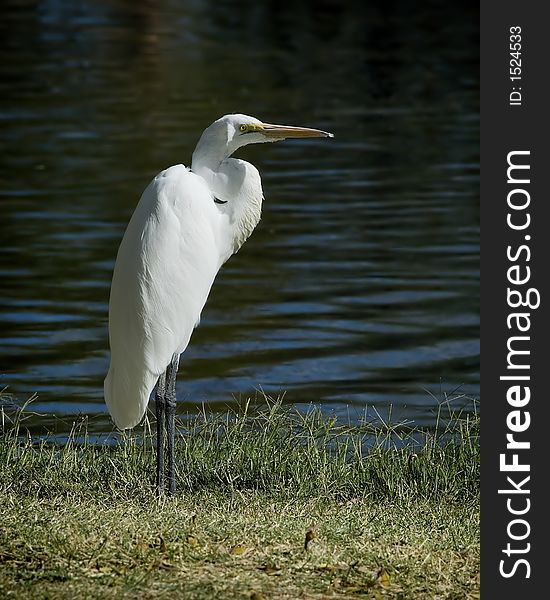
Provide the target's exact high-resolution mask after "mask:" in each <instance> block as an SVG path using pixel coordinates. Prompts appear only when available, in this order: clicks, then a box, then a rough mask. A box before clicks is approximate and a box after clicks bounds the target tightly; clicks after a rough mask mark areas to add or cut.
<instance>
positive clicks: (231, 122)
mask: <svg viewBox="0 0 550 600" xmlns="http://www.w3.org/2000/svg"><path fill="white" fill-rule="evenodd" d="M318 137H334V136H333V135H332V133H327V132H326V131H321V130H319V129H310V128H308V127H291V126H289V125H273V124H271V123H263V122H262V121H260V120H259V119H256V118H255V117H250V116H248V115H241V114H233V115H225V116H223V117H221V118H220V119H218V120H217V121H214V123H212V125H210V126H209V127H207V128H206V129H205V130H204V132H203V134H202V136H201V139H200V140H199V143H198V144H197V147H196V149H195V152H194V153H193V162H195V161H196V159H197V158H199V156H200V159H201V160H204V159H206V158H210V157H211V158H213V159H214V160H216V161H218V160H219V161H222V160H224V159H225V158H227V157H228V156H231V155H232V154H233V152H235V151H236V150H237V149H238V148H240V147H241V146H246V145H247V144H258V143H263V142H277V141H279V140H284V139H286V138H318Z"/></svg>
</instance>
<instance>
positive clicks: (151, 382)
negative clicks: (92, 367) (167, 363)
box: [103, 363, 158, 429]
mask: <svg viewBox="0 0 550 600" xmlns="http://www.w3.org/2000/svg"><path fill="white" fill-rule="evenodd" d="M157 379H158V376H156V375H154V374H153V373H151V372H148V371H146V372H145V373H143V374H142V376H141V377H140V376H137V377H136V376H135V375H134V376H132V377H130V376H129V375H128V373H126V372H125V370H124V369H118V368H115V366H114V365H113V364H112V363H111V366H110V367H109V372H108V373H107V377H105V382H104V383H103V393H104V396H105V403H106V404H107V408H108V409H109V413H110V415H111V417H112V419H113V421H114V422H115V425H116V426H117V427H118V428H119V429H131V428H132V427H135V426H136V425H137V424H138V423H139V422H140V421H141V419H142V418H143V415H144V414H145V411H146V410H147V404H148V403H149V396H150V395H151V392H152V390H153V388H154V387H155V384H156V382H157Z"/></svg>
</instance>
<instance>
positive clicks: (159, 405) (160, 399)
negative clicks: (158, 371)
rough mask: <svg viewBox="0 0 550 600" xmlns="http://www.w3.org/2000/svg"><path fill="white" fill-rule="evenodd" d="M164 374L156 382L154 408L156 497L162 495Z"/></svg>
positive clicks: (164, 411) (164, 410)
mask: <svg viewBox="0 0 550 600" xmlns="http://www.w3.org/2000/svg"><path fill="white" fill-rule="evenodd" d="M165 398H166V373H163V374H162V375H161V376H160V377H159V380H158V381H157V390H156V393H155V405H156V406H155V408H156V414H157V497H159V498H160V497H161V496H162V494H163V493H164V419H165V413H166V400H165Z"/></svg>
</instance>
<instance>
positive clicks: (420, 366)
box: [0, 0, 479, 431]
mask: <svg viewBox="0 0 550 600" xmlns="http://www.w3.org/2000/svg"><path fill="white" fill-rule="evenodd" d="M3 6H4V8H3V9H2V11H3V14H2V19H1V21H0V48H1V59H2V60H1V63H0V73H1V78H0V127H1V136H0V152H1V165H0V203H1V204H0V206H1V211H2V212H1V216H2V219H1V232H2V235H1V259H0V274H1V285H2V299H1V310H0V338H1V345H0V353H1V354H0V377H1V379H0V385H1V386H2V387H3V386H6V385H7V386H9V391H10V392H12V393H13V394H14V395H16V397H17V398H19V399H21V400H24V399H25V398H26V397H28V396H29V395H30V394H32V393H33V392H37V393H38V395H39V398H38V400H37V401H36V402H35V404H34V408H35V410H37V411H39V412H40V411H42V412H45V413H56V414H58V415H70V414H76V413H80V412H82V413H86V414H89V415H92V416H94V417H93V418H92V427H93V429H95V430H97V431H101V430H107V429H110V428H111V425H110V422H109V420H108V416H107V413H106V408H105V406H104V404H103V397H102V382H103V377H104V375H105V372H106V369H107V366H108V343H107V302H108V295H109V286H110V279H111V274H112V269H113V262H114V258H115V256H116V251H117V247H118V244H119V242H120V239H121V237H122V234H123V231H124V228H125V225H126V223H127V221H128V219H129V217H130V214H131V212H132V210H133V208H134V206H135V204H136V203H137V201H138V199H139V196H140V194H141V192H142V190H143V189H144V188H145V187H146V185H147V184H148V182H149V181H150V179H151V178H152V177H153V176H154V175H155V174H156V173H157V172H158V171H160V170H161V169H163V168H165V167H167V166H169V165H172V164H175V163H180V162H183V163H184V164H189V162H190V157H191V153H192V151H193V148H194V146H195V143H196V141H197V140H198V137H199V135H200V133H201V132H202V130H203V129H204V128H205V127H206V126H207V125H208V124H210V123H211V122H212V121H213V120H214V119H216V118H218V117H219V116H221V115H223V114H225V113H229V112H243V113H247V114H251V115H254V116H256V117H258V118H260V119H263V120H265V121H268V122H275V123H286V124H292V125H305V126H311V127H317V128H321V129H325V130H328V131H332V132H334V134H335V138H334V139H333V140H311V141H286V142H282V143H279V144H268V145H261V146H254V147H248V148H244V149H242V150H241V151H240V153H239V154H238V156H240V157H242V158H245V159H247V160H250V161H251V162H253V163H254V164H255V165H256V166H257V167H258V168H259V170H260V172H261V173H262V177H263V185H264V192H265V196H266V202H265V205H264V214H263V219H262V222H261V224H260V225H259V227H258V229H257V231H256V232H255V233H254V235H253V236H252V238H251V239H250V240H249V241H248V242H247V244H245V246H244V247H243V249H242V250H241V251H240V252H239V254H238V255H237V256H236V257H234V258H233V259H232V260H230V261H229V263H227V264H226V266H225V267H224V268H223V270H222V272H221V273H220V275H219V277H218V280H217V282H216V283H215V285H214V289H213V292H212V294H211V297H210V300H209V302H208V304H207V306H206V309H205V311H204V313H203V318H202V324H201V327H200V328H199V329H198V330H197V331H196V332H195V334H194V336H193V339H192V341H191V345H190V347H189V348H188V349H187V351H186V352H185V354H184V355H183V357H182V361H181V367H180V378H179V384H178V394H179V397H180V399H181V402H180V410H182V411H185V410H194V409H195V407H198V406H200V404H201V403H202V402H205V401H206V402H209V403H211V404H212V406H214V407H220V408H225V407H226V406H227V405H231V404H233V403H234V402H235V401H236V400H235V398H246V397H247V396H249V395H251V394H252V395H253V394H255V390H257V389H260V388H261V389H263V390H265V391H266V392H268V393H271V394H278V393H279V392H281V391H285V392H286V400H287V401H288V402H293V403H297V404H307V403H310V402H314V403H322V405H323V406H324V407H326V409H327V410H334V411H336V412H338V413H341V414H346V415H347V414H349V415H351V416H352V417H353V415H360V414H362V413H363V411H364V408H365V406H366V405H368V406H369V407H372V406H376V407H377V408H378V409H379V410H380V411H382V412H383V411H385V410H386V409H387V407H388V405H389V404H390V403H391V404H393V405H394V407H395V410H396V412H397V414H399V415H400V416H405V417H409V418H411V419H415V420H417V421H420V422H425V423H429V422H430V420H431V419H432V418H433V412H434V400H433V399H432V398H431V397H430V395H429V394H428V393H427V392H426V391H425V390H424V388H428V389H430V390H431V391H432V392H434V393H435V394H438V393H439V390H440V388H441V389H442V390H447V391H449V390H452V389H453V388H454V387H455V386H457V385H462V387H461V390H462V391H464V392H465V393H469V394H474V395H476V394H477V393H478V392H479V319H478V310H479V260H478V258H479V229H478V224H479V213H478V171H479V164H478V161H479V154H478V152H479V147H478V136H479V122H478V37H477V36H478V15H477V12H476V10H471V11H469V10H468V8H467V6H466V5H458V4H456V5H455V4H454V3H447V2H424V3H421V4H417V3H409V2H406V1H401V2H399V1H397V2H392V1H386V2H383V3H382V2H376V3H364V2H361V3H356V4H355V3H347V7H344V3H339V2H331V1H326V0H325V1H323V2H314V1H310V2H303V3H301V2H298V3H293V4H292V5H289V6H288V7H287V8H286V9H285V8H281V3H279V2H277V3H274V2H265V3H262V2H258V3H247V2H224V3H220V2H214V1H211V2H209V1H207V0H203V1H200V0H196V1H194V2H177V1H176V0H158V1H153V0H150V1H148V2H135V3H130V2H122V1H107V0H103V1H101V0H96V1H81V2H78V1H76V2H69V1H66V2H64V1H60V0H57V1H54V0H50V1H43V2H36V1H35V2H33V1H24V2H23V1H21V2H17V1H12V2H8V3H4V4H3ZM43 422H44V419H43ZM46 423H47V419H46Z"/></svg>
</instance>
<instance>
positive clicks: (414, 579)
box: [0, 402, 479, 600]
mask: <svg viewBox="0 0 550 600" xmlns="http://www.w3.org/2000/svg"><path fill="white" fill-rule="evenodd" d="M23 415H24V413H21V412H20V411H19V412H18V413H17V414H15V415H13V416H11V419H9V418H7V415H5V414H2V415H1V417H2V422H3V423H4V430H3V435H2V437H1V438H0V597H6V598H31V597H32V598H77V597H82V598H140V599H141V598H152V599H156V598H171V599H172V598H189V599H197V600H199V599H203V598H204V599H210V598H222V599H223V598H228V599H232V598H249V599H256V600H259V599H260V598H265V599H269V598H273V599H274V598H288V599H298V598H305V599H307V598H312V599H313V598H319V599H320V598H402V599H406V598H410V599H430V600H432V599H435V598H449V599H453V600H454V599H460V598H477V597H478V594H479V515H478V510H479V437H478V434H479V418H478V417H477V415H475V414H474V415H472V414H467V413H454V412H452V411H450V410H448V405H442V406H441V407H440V411H439V414H438V420H437V428H436V429H435V430H432V431H429V432H428V431H420V430H414V429H410V428H406V427H403V426H400V427H398V426H395V427H394V426H389V425H382V426H374V425H371V424H368V423H363V424H360V425H359V426H354V427H352V426H343V425H341V424H340V423H339V422H338V421H336V420H335V419H327V418H326V417H323V416H322V415H321V413H320V412H319V411H317V410H312V411H311V412H309V413H308V414H306V415H304V414H301V413H299V412H297V411H295V410H293V409H287V408H284V407H283V406H281V404H280V403H279V402H275V403H272V404H270V405H268V407H267V408H266V409H264V410H263V411H257V412H254V413H252V412H251V411H250V409H249V408H248V407H245V410H243V411H242V412H241V413H239V414H227V415H222V416H219V415H218V416H212V415H206V414H203V415H199V416H195V417H191V418H189V419H188V420H186V421H185V422H184V423H180V427H181V430H180V434H179V435H178V445H177V463H178V486H179V493H178V495H177V496H176V497H174V498H167V499H164V500H163V501H161V502H160V503H159V502H157V501H156V500H155V498H154V494H153V486H152V474H153V472H154V460H155V456H154V451H153V448H152V446H151V443H150V442H151V436H150V433H147V427H146V428H145V431H146V433H142V434H139V435H134V436H123V437H122V439H121V440H120V442H119V443H118V444H116V445H106V444H103V445H100V444H92V443H90V441H89V440H88V439H87V432H86V426H85V421H82V422H80V423H79V424H76V425H75V427H74V428H73V432H72V434H71V436H70V438H69V441H68V442H67V443H66V444H64V445H58V444H55V443H53V442H52V441H47V440H46V441H40V442H36V441H34V440H33V439H32V438H30V437H28V436H25V435H24V429H23V425H24V420H23ZM306 539H307V540H309V541H308V543H307V549H306V548H305V546H306Z"/></svg>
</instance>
